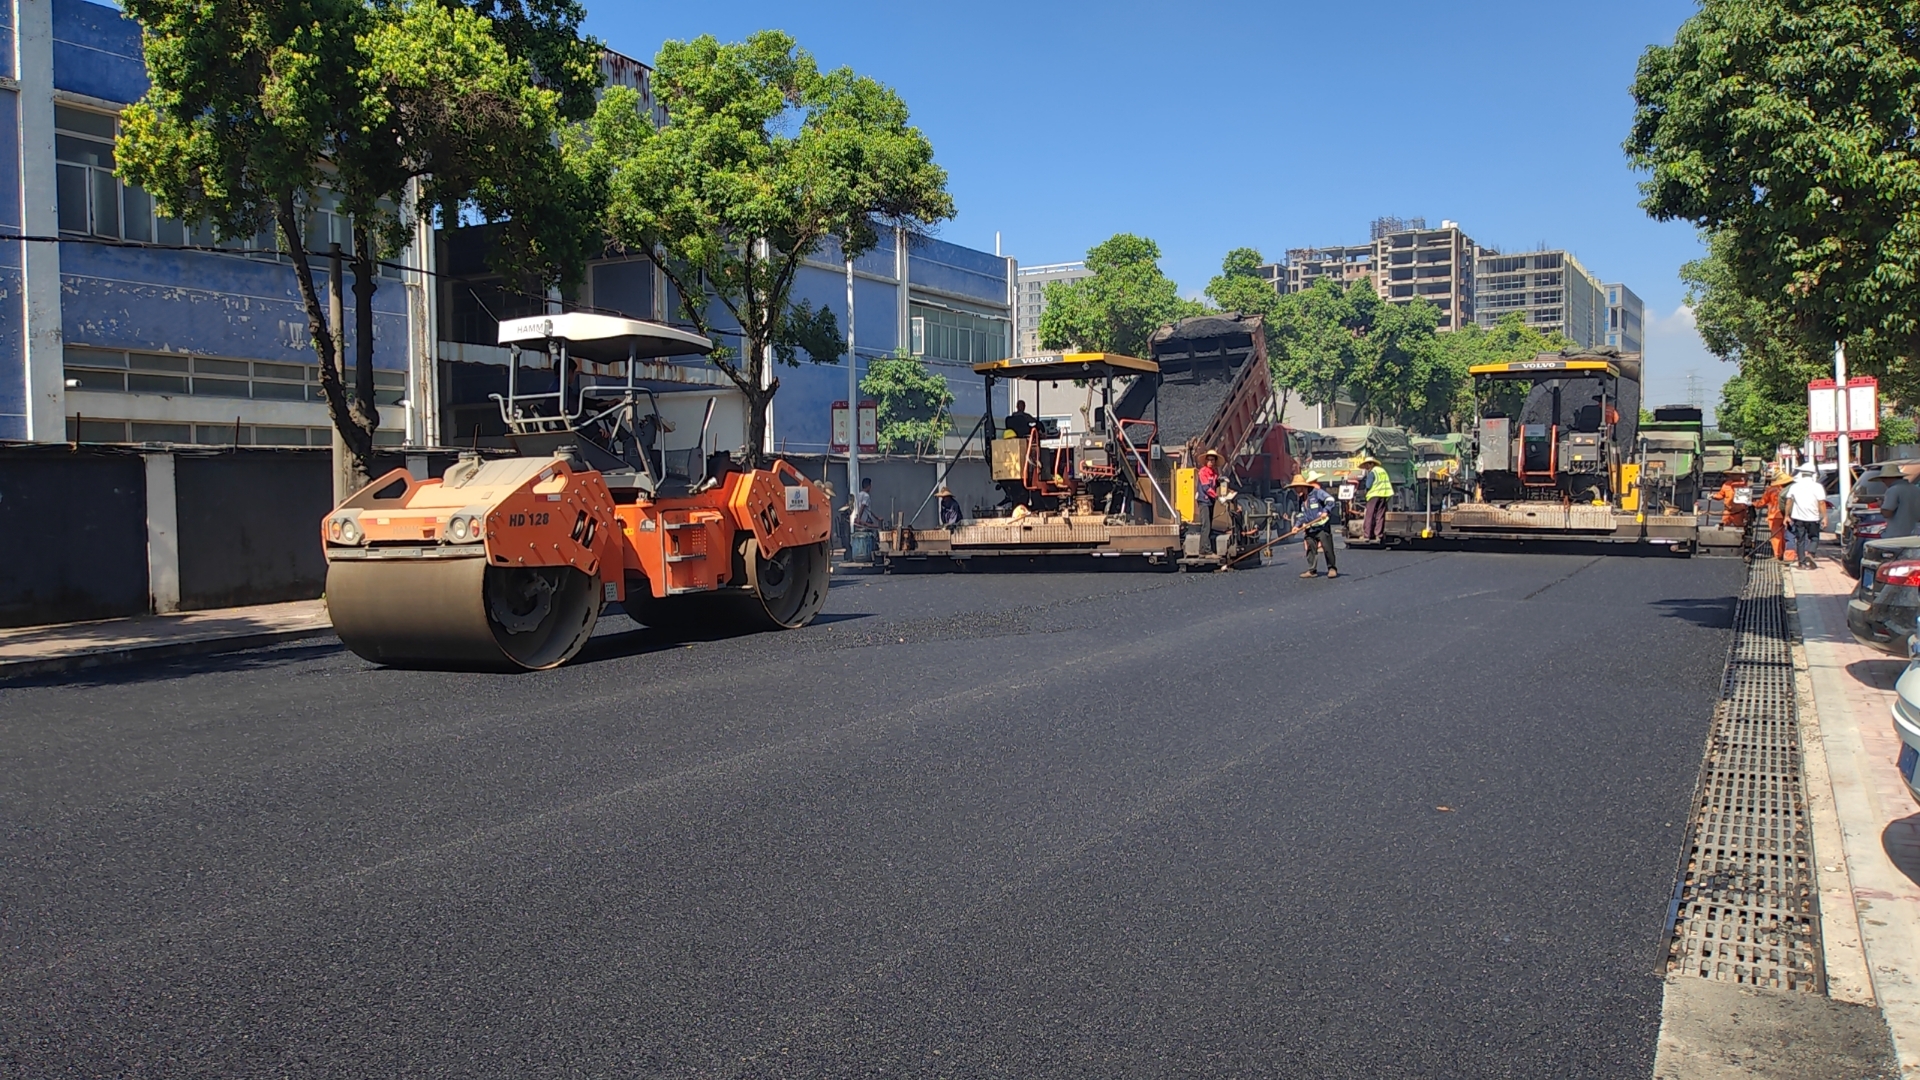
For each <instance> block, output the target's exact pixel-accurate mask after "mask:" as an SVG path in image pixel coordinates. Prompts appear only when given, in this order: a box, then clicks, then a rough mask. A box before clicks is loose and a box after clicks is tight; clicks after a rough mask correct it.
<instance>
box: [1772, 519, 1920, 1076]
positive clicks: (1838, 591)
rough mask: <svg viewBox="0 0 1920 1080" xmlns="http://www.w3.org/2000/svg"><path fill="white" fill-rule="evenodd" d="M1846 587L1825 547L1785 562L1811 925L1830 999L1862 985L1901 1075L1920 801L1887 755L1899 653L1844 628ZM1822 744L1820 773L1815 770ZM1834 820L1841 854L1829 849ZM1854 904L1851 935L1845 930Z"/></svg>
mask: <svg viewBox="0 0 1920 1080" xmlns="http://www.w3.org/2000/svg"><path fill="white" fill-rule="evenodd" d="M1853 586H1854V582H1853V579H1851V578H1849V577H1847V576H1846V574H1845V573H1844V572H1843V571H1842V570H1841V569H1840V564H1839V562H1838V560H1836V559H1831V558H1827V557H1825V553H1824V552H1823V555H1822V558H1821V559H1820V565H1819V567H1818V569H1815V570H1793V571H1789V589H1790V593H1789V595H1790V596H1793V597H1796V598H1797V599H1796V603H1797V606H1798V609H1799V616H1800V628H1801V635H1802V637H1803V639H1804V641H1805V651H1806V665H1807V674H1808V676H1809V680H1810V683H1811V691H1812V695H1813V705H1814V709H1813V712H1814V715H1812V716H1803V719H1802V727H1803V730H1804V731H1805V734H1806V738H1805V745H1803V755H1802V756H1803V757H1804V758H1806V759H1807V766H1808V768H1807V771H1806V780H1807V786H1808V792H1807V800H1808V805H1809V811H1810V816H1811V817H1812V818H1813V822H1812V824H1813V826H1814V857H1815V860H1816V861H1817V863H1818V864H1819V865H1818V866H1817V867H1816V872H1817V873H1818V875H1819V880H1820V886H1821V905H1822V907H1821V910H1822V916H1823V918H1822V923H1823V925H1824V924H1828V923H1831V924H1832V928H1831V929H1829V930H1827V932H1826V933H1825V937H1826V952H1827V954H1828V972H1829V980H1828V981H1829V988H1830V992H1831V993H1832V994H1833V995H1834V996H1835V997H1836V998H1843V997H1850V998H1851V999H1853V1000H1862V995H1863V994H1871V999H1870V1000H1876V1001H1877V1002H1878V1004H1879V1006H1880V1010H1881V1014H1882V1015H1883V1016H1884V1017H1885V1018H1886V1022H1887V1027H1888V1028H1889V1029H1890V1030H1891V1031H1892V1033H1893V1043H1894V1050H1895V1052H1896V1054H1897V1055H1898V1057H1899V1061H1900V1070H1901V1075H1902V1076H1906V1077H1916V1078H1920V806H1916V805H1915V803H1914V800H1913V797H1912V796H1911V795H1910V794H1909V793H1908V792H1907V789H1906V785H1905V784H1904V783H1902V782H1901V779H1900V773H1899V771H1898V769H1897V767H1896V765H1895V762H1896V761H1897V760H1898V758H1899V756H1900V740H1899V738H1898V737H1897V736H1896V735H1895V734H1894V731H1893V720H1892V716H1891V710H1892V706H1893V699H1894V690H1893V684H1894V680H1895V679H1897V678H1898V677H1899V676H1900V673H1901V672H1902V671H1903V670H1905V668H1906V662H1905V659H1904V658H1903V657H1896V656H1890V655H1888V654H1887V653H1883V652H1881V651H1879V650H1878V649H1874V648H1870V647H1868V646H1865V645H1861V644H1860V643H1858V642H1856V641H1855V640H1854V639H1853V635H1852V634H1851V633H1849V632H1848V630H1847V597H1848V595H1849V594H1851V593H1852V591H1853ZM1823 751H1824V759H1825V760H1824V764H1825V772H1826V774H1827V775H1826V778H1825V779H1826V783H1823V782H1822V777H1821V776H1820V775H1819V773H1820V771H1821V770H1820V768H1819V766H1820V764H1821V762H1820V760H1819V759H1820V757H1821V756H1822V752H1823ZM1823 788H1825V790H1822V789H1823ZM1823 804H1824V805H1823ZM1827 806H1830V807H1831V810H1828V809H1827ZM1823 818H1824V819H1826V820H1824V821H1823V820H1822V819H1823ZM1836 822H1837V825H1838V830H1837V831H1838V846H1839V848H1840V849H1841V850H1842V851H1844V853H1845V858H1844V861H1842V860H1840V859H1837V858H1836V857H1835V854H1834V847H1835V844H1834V842H1833V840H1832V839H1831V837H1832V834H1833V832H1834V828H1833V826H1834V824H1835V823H1836ZM1823 833H1824V834H1826V835H1824V836H1823V835H1822V834H1823ZM1823 841H1825V842H1823ZM1836 863H1840V865H1836ZM1849 893H1851V901H1852V904H1851V907H1852V910H1851V911H1847V910H1845V905H1846V903H1847V899H1848V894H1849ZM1856 912H1857V917H1858V924H1857V925H1858V936H1857V938H1855V939H1854V940H1855V941H1857V945H1856V944H1853V943H1852V942H1849V941H1848V940H1847V939H1846V938H1847V932H1848V930H1849V929H1850V928H1849V926H1848V924H1849V923H1851V922H1852V921H1853V920H1852V916H1853V915H1854V914H1855V913H1856ZM1836 934H1837V935H1838V937H1837V939H1836ZM1855 949H1858V950H1860V952H1859V953H1854V951H1853V950H1855ZM1861 954H1863V958H1864V961H1865V963H1864V967H1865V972H1864V974H1865V975H1866V976H1867V978H1868V979H1870V980H1871V985H1870V986H1868V987H1860V986H1858V985H1856V984H1857V983H1858V982H1859V979H1858V977H1857V976H1856V975H1854V974H1853V973H1855V972H1859V970H1860V967H1861V962H1860V961H1861V958H1862V955H1861Z"/></svg>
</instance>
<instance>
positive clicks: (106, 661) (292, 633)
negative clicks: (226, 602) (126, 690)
mask: <svg viewBox="0 0 1920 1080" xmlns="http://www.w3.org/2000/svg"><path fill="white" fill-rule="evenodd" d="M332 634H333V624H332V622H331V621H330V620H329V619H328V617H327V609H326V604H325V602H324V601H321V600H294V601H289V602H287V603H283V604H258V605H254V606H250V607H237V608H217V609H213V610H209V611H190V612H182V613H180V614H177V615H142V616H136V617H133V618H128V619H102V620H99V621H97V622H82V623H63V624H60V625H57V626H28V627H18V628H13V629H6V630H0V680H12V679H26V678H44V677H47V676H57V675H63V674H67V673H70V672H75V671H85V670H88V669H91V668H100V667H111V666H115V665H118V664H129V663H135V662H140V661H148V660H165V659H171V658H174V657H180V656H204V655H207V654H210V653H222V652H237V651H239V650H241V649H253V648H259V647H260V646H262V645H272V644H275V643H278V642H282V641H293V640H298V639H300V638H309V637H330V636H332Z"/></svg>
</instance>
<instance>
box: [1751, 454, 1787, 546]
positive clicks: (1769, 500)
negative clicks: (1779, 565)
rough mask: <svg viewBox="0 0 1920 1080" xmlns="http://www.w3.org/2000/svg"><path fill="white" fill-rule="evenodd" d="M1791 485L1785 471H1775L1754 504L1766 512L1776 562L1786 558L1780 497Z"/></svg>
mask: <svg viewBox="0 0 1920 1080" xmlns="http://www.w3.org/2000/svg"><path fill="white" fill-rule="evenodd" d="M1791 483H1793V478H1792V477H1790V476H1788V475H1787V474H1786V471H1785V470H1777V471H1775V472H1774V474H1773V479H1772V480H1771V481H1770V482H1769V483H1768V484H1767V490H1766V491H1765V492H1764V493H1762V494H1761V496H1760V501H1759V502H1758V503H1756V504H1755V505H1756V506H1759V507H1761V508H1762V509H1764V510H1766V512H1767V532H1768V533H1769V538H1770V539H1771V541H1772V545H1773V557H1774V559H1775V560H1776V561H1777V560H1781V559H1785V558H1786V557H1787V508H1786V507H1784V506H1781V505H1780V496H1781V495H1782V494H1784V493H1785V492H1786V490H1787V485H1788V484H1791Z"/></svg>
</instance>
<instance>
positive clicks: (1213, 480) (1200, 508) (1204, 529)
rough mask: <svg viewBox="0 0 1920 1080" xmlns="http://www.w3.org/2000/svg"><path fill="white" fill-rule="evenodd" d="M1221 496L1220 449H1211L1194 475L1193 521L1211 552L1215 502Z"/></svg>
mask: <svg viewBox="0 0 1920 1080" xmlns="http://www.w3.org/2000/svg"><path fill="white" fill-rule="evenodd" d="M1219 497H1220V451H1218V450H1209V451H1207V452H1206V454H1205V455H1203V456H1202V457H1201V459H1200V469H1199V471H1198V472H1196V473H1194V476H1193V523H1194V524H1195V525H1197V526H1199V527H1200V535H1201V536H1202V537H1204V538H1205V539H1206V542H1205V544H1203V545H1202V547H1203V548H1205V550H1206V551H1207V552H1209V553H1210V552H1211V551H1212V550H1213V503H1214V500H1215V499H1218V498H1219Z"/></svg>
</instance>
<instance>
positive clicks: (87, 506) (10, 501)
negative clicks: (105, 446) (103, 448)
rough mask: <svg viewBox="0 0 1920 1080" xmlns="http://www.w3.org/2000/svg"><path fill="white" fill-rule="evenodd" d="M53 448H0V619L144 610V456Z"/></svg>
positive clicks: (12, 622)
mask: <svg viewBox="0 0 1920 1080" xmlns="http://www.w3.org/2000/svg"><path fill="white" fill-rule="evenodd" d="M47 450H55V451H58V452H57V453H51V452H47ZM47 450H42V449H40V448H23V449H21V450H13V449H11V448H0V626H37V625H40V624H42V623H51V622H72V621H76V620H80V619H105V618H111V617H113V616H116V615H138V614H140V613H142V612H144V611H147V610H148V609H149V606H150V604H149V599H148V590H147V490H146V467H145V464H144V462H143V461H142V460H141V458H140V457H139V455H137V454H85V453H81V454H74V453H69V452H68V451H67V449H66V447H52V448H47Z"/></svg>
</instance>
